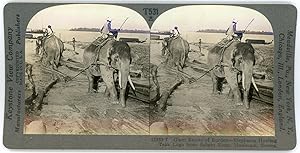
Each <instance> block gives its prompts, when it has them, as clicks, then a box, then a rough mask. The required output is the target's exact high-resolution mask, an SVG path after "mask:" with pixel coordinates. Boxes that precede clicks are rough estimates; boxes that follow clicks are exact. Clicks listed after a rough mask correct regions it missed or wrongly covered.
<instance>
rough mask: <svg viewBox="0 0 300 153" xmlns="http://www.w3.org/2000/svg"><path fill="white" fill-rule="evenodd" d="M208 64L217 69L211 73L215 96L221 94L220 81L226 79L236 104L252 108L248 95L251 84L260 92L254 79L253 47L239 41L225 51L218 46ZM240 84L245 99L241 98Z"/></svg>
mask: <svg viewBox="0 0 300 153" xmlns="http://www.w3.org/2000/svg"><path fill="white" fill-rule="evenodd" d="M207 64H208V65H209V67H210V69H212V68H214V67H215V68H214V69H213V70H212V71H211V72H210V74H211V78H212V82H213V94H215V93H216V92H220V90H221V89H222V83H221V82H220V81H221V79H224V78H225V79H226V81H227V82H228V84H229V86H230V92H232V94H233V96H234V100H235V102H236V104H237V105H245V107H246V108H247V109H248V108H249V107H250V105H249V100H248V94H249V90H250V86H251V82H252V83H253V86H254V88H255V89H256V90H257V91H258V89H257V86H256V84H255V81H254V78H253V66H254V64H255V56H254V48H253V47H252V45H251V44H248V43H242V42H240V41H238V40H234V41H233V42H232V43H231V44H230V45H228V46H226V49H225V50H222V47H221V46H220V45H216V46H214V47H213V48H212V49H210V50H209V52H208V55H207ZM216 65H217V66H216ZM239 82H241V83H242V93H243V97H241V93H240V89H239V86H238V84H239ZM220 86H221V87H220ZM242 100H243V101H242Z"/></svg>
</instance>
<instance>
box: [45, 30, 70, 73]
mask: <svg viewBox="0 0 300 153" xmlns="http://www.w3.org/2000/svg"><path fill="white" fill-rule="evenodd" d="M42 44H43V45H42V46H43V51H42V57H41V59H40V61H42V62H43V64H44V65H45V66H47V67H50V66H52V68H53V69H54V70H57V68H58V66H59V65H60V60H61V57H62V54H63V51H64V44H63V42H62V41H61V40H60V39H59V38H58V37H56V36H55V35H50V36H48V37H45V38H43V42H42Z"/></svg>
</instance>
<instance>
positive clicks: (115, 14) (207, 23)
mask: <svg viewBox="0 0 300 153" xmlns="http://www.w3.org/2000/svg"><path fill="white" fill-rule="evenodd" d="M107 17H111V18H112V27H113V28H119V27H120V26H121V25H122V23H123V22H124V20H125V19H126V18H127V17H128V20H127V22H126V23H125V24H124V25H123V27H122V29H126V30H145V31H150V29H149V27H148V24H147V23H146V21H145V20H144V18H143V17H142V16H141V15H140V14H139V13H137V12H135V11H134V10H131V9H129V8H126V7H122V6H117V5H109V4H66V5H59V6H53V7H49V8H46V9H44V10H41V11H40V12H38V13H37V14H36V15H35V16H33V17H32V19H31V20H30V22H29V24H28V26H27V28H29V29H42V28H45V27H46V26H47V25H48V24H50V25H51V26H52V28H53V29H54V30H60V29H64V30H70V29H71V28H101V27H102V25H103V24H104V23H105V21H106V18H107ZM233 18H235V19H237V20H238V25H237V29H238V30H244V28H245V27H246V26H247V24H248V23H249V22H250V21H251V20H252V19H253V18H254V21H253V22H252V23H251V25H250V26H249V27H248V29H247V30H250V31H266V32H273V30H272V26H271V24H270V23H269V21H268V19H267V18H266V17H265V16H264V15H262V14H261V13H259V12H257V11H255V10H252V9H248V8H243V7H238V6H225V5H188V6H180V7H176V8H173V9H170V10H168V11H166V12H164V13H162V14H161V15H160V16H159V17H158V18H157V19H156V20H155V22H154V23H153V25H152V28H151V31H169V30H170V29H171V28H173V27H174V26H178V27H179V30H180V31H181V32H192V31H198V30H206V29H215V30H224V29H227V28H228V26H229V25H230V24H231V21H232V19H233Z"/></svg>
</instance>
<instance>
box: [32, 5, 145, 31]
mask: <svg viewBox="0 0 300 153" xmlns="http://www.w3.org/2000/svg"><path fill="white" fill-rule="evenodd" d="M107 17H110V18H112V27H113V28H119V27H120V26H121V25H122V23H123V22H124V20H125V19H126V18H127V17H129V18H128V20H127V21H126V23H125V24H124V25H123V28H124V29H141V30H149V26H148V24H147V23H146V21H145V20H144V18H143V17H142V16H141V15H140V14H138V13H137V12H135V11H134V10H131V9H128V8H125V7H121V6H116V5H106V4H68V5H59V6H53V7H49V8H47V9H44V10H42V11H40V12H38V13H37V14H36V15H35V16H34V17H32V19H31V21H30V22H29V24H28V26H27V28H30V29H41V28H42V27H44V28H45V27H46V26H47V25H48V24H50V25H51V27H52V28H53V29H71V28H79V27H87V28H101V27H102V26H103V24H104V23H105V22H106V19H107Z"/></svg>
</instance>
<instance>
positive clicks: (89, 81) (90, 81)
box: [86, 72, 94, 93]
mask: <svg viewBox="0 0 300 153" xmlns="http://www.w3.org/2000/svg"><path fill="white" fill-rule="evenodd" d="M86 74H87V75H86V76H87V79H88V83H89V88H88V92H89V93H93V82H94V80H93V76H92V74H91V73H90V72H86Z"/></svg>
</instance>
